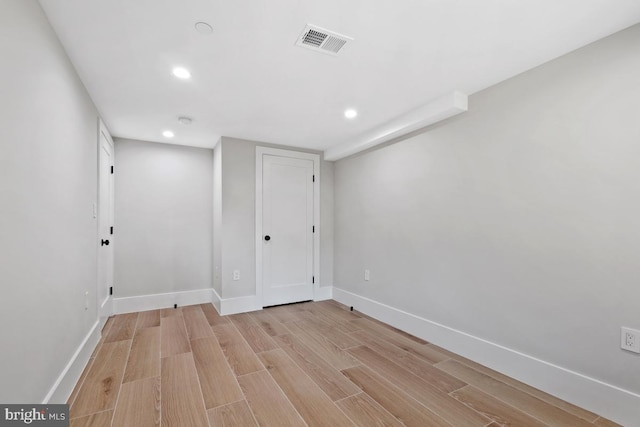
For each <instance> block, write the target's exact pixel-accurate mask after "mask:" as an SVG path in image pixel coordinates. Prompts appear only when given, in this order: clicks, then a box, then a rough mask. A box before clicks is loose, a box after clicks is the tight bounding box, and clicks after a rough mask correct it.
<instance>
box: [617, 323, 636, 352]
mask: <svg viewBox="0 0 640 427" xmlns="http://www.w3.org/2000/svg"><path fill="white" fill-rule="evenodd" d="M620 348H622V349H623V350H627V351H632V352H634V353H640V331H638V330H636V329H631V328H624V327H623V328H620Z"/></svg>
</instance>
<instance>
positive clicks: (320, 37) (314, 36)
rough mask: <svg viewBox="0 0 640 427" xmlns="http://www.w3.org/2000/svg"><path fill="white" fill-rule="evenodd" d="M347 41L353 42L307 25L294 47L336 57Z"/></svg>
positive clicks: (331, 32) (350, 39) (351, 39)
mask: <svg viewBox="0 0 640 427" xmlns="http://www.w3.org/2000/svg"><path fill="white" fill-rule="evenodd" d="M348 41H353V38H352V37H348V36H343V35H342V34H338V33H334V32H333V31H328V30H325V29H324V28H320V27H316V26H315V25H309V24H307V26H306V27H305V29H304V31H303V32H302V34H301V35H300V37H298V41H297V42H296V46H301V47H306V48H307V49H313V50H315V51H316V52H323V53H328V54H330V55H337V54H338V52H340V51H341V50H342V48H343V47H344V45H345V44H347V42H348Z"/></svg>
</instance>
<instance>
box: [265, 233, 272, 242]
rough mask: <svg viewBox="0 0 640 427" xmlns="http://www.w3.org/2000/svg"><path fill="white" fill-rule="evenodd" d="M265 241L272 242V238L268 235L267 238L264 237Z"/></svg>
mask: <svg viewBox="0 0 640 427" xmlns="http://www.w3.org/2000/svg"><path fill="white" fill-rule="evenodd" d="M264 240H265V241H267V242H268V241H269V240H271V236H269V235H268V234H267V235H266V236H264Z"/></svg>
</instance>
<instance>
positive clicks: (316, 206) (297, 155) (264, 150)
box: [256, 146, 320, 309]
mask: <svg viewBox="0 0 640 427" xmlns="http://www.w3.org/2000/svg"><path fill="white" fill-rule="evenodd" d="M265 154H266V155H270V156H280V157H290V158H294V159H303V160H311V161H313V175H314V176H315V181H314V183H313V224H314V225H315V233H314V236H313V277H314V278H315V283H314V284H313V287H312V289H313V299H314V300H315V299H316V298H317V296H318V288H319V286H320V155H319V154H313V153H304V152H301V151H293V150H283V149H280V148H270V147H262V146H257V147H256V298H257V303H258V306H259V307H257V308H259V309H262V307H263V305H262V304H263V302H264V301H263V294H262V285H263V284H262V272H263V266H262V255H263V251H262V248H263V242H262V234H263V230H262V159H263V156H264V155H265Z"/></svg>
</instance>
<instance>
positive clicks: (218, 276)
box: [212, 141, 222, 297]
mask: <svg viewBox="0 0 640 427" xmlns="http://www.w3.org/2000/svg"><path fill="white" fill-rule="evenodd" d="M221 268H222V141H218V143H217V144H216V146H215V148H214V149H213V273H212V275H213V289H214V290H215V291H216V293H217V294H218V296H219V297H220V296H221V295H222V271H221Z"/></svg>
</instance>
